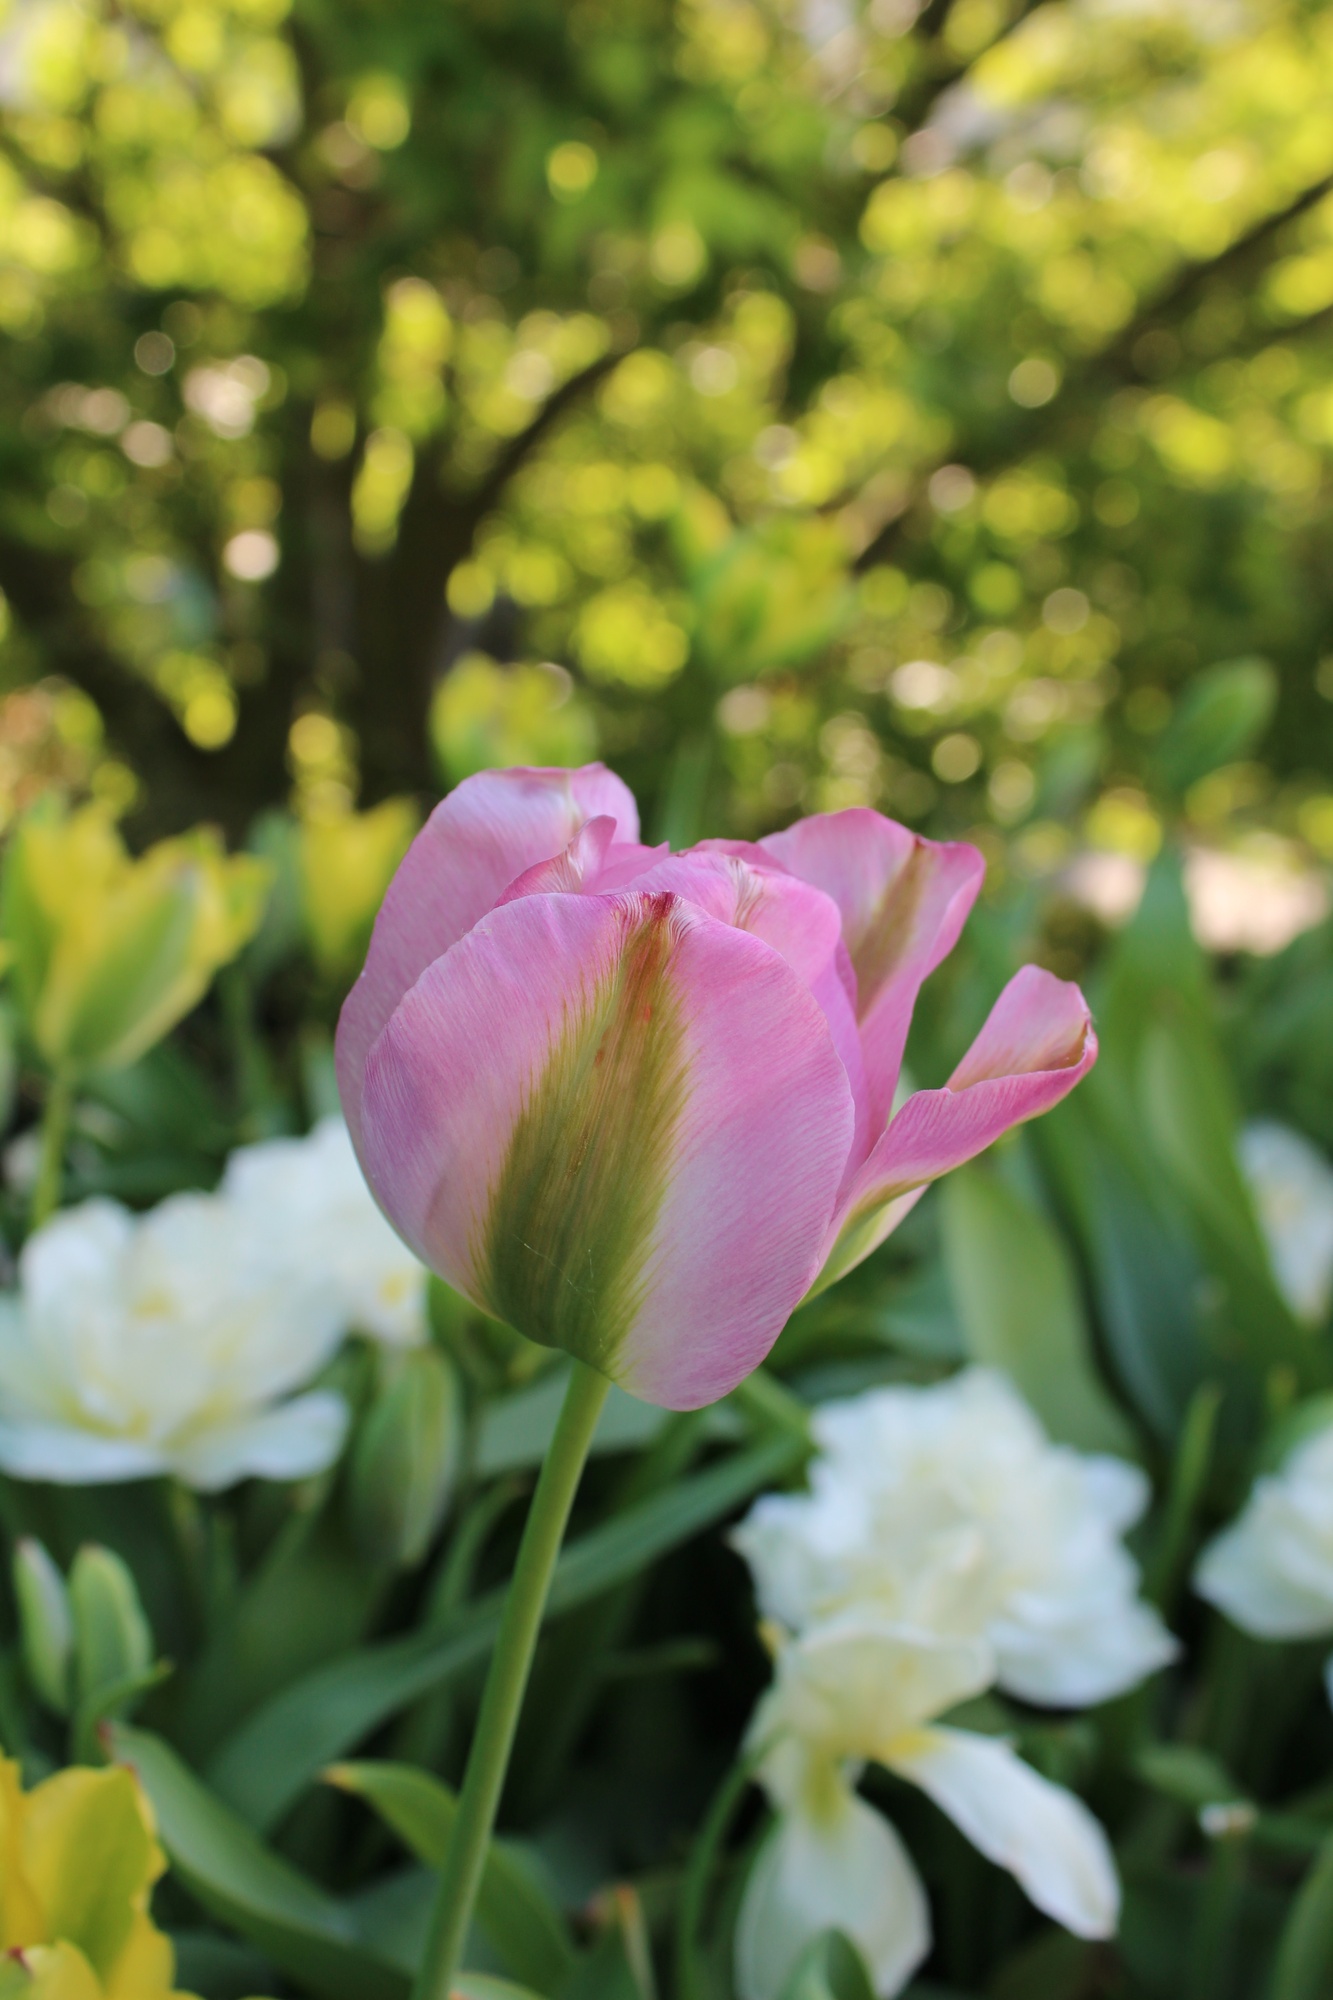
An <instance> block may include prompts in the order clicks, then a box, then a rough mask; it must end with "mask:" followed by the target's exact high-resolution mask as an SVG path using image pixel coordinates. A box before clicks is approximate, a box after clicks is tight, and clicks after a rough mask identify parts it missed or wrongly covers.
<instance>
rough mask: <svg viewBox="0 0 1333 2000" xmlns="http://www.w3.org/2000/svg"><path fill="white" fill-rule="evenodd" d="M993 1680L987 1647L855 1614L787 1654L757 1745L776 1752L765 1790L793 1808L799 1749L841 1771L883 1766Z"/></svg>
mask: <svg viewBox="0 0 1333 2000" xmlns="http://www.w3.org/2000/svg"><path fill="white" fill-rule="evenodd" d="M994 1678H995V1659H994V1655H993V1654H992V1652H991V1650H990V1647H989V1646H988V1645H986V1644H985V1643H984V1641H982V1640H974V1639H941V1638H937V1637H935V1636H934V1635H933V1634H931V1633H926V1632H920V1631H915V1630H912V1629H911V1628H908V1627H905V1626H901V1625H896V1624H893V1623H892V1622H890V1621H888V1620H886V1619H882V1618H877V1617H875V1616H873V1614H861V1613H852V1612H849V1613H847V1614H846V1615H844V1616H842V1617H840V1618H836V1619H829V1620H828V1621H827V1623H825V1624H823V1625H819V1626H816V1627H815V1628H814V1629H813V1630H812V1631H809V1632H806V1633H803V1634H802V1635H801V1637H800V1638H798V1639H793V1640H791V1641H789V1642H788V1643H787V1644H785V1645H784V1646H782V1647H781V1648H780V1650H779V1652H778V1656H777V1661H776V1671H775V1674H774V1679H773V1685H772V1686H771V1687H770V1688H769V1690H768V1692H767V1694H766V1695H765V1696H764V1698H763V1700H762V1701H761V1702H760V1704H759V1706H758V1708H757V1709H756V1710H755V1714H754V1720H753V1721H752V1723H751V1725H750V1732H749V1740H750V1741H751V1742H752V1743H755V1744H764V1743H771V1744H772V1745H773V1749H772V1751H771V1753H770V1755H769V1757H768V1758H767V1759H766V1760H765V1766H764V1773H765V1781H766V1782H769V1783H770V1786H772V1785H777V1786H779V1787H781V1796H782V1797H783V1799H784V1802H788V1803H790V1792H789V1790H788V1788H787V1779H786V1777H785V1775H784V1773H785V1772H786V1770H787V1768H788V1766H789V1765H790V1764H791V1756H790V1746H791V1745H793V1744H795V1745H798V1746H800V1748H801V1751H802V1757H803V1758H804V1757H806V1756H813V1757H815V1758H816V1760H819V1759H824V1760H828V1761H832V1762H834V1763H836V1762H839V1761H841V1760H842V1759H845V1758H850V1757H856V1758H866V1757H878V1756H879V1755H880V1751H881V1747H882V1746H884V1745H888V1744H892V1743H894V1742H896V1741H897V1740H898V1738H900V1737H901V1736H903V1735H904V1733H905V1732H908V1731H911V1730H914V1729H916V1728H917V1727H918V1725H919V1724H921V1723H923V1722H929V1721H931V1720H932V1719H933V1718H934V1717H935V1716H937V1715H943V1714H944V1712H945V1711H946V1709H950V1708H953V1707H955V1706H956V1704H957V1703H958V1702H960V1701H966V1700H967V1698H968V1697H969V1696H970V1695H974V1694H980V1693H981V1691H982V1689H983V1688H986V1687H988V1686H989V1685H990V1683H991V1682H992V1681H993V1680H994ZM800 1768H803V1764H802V1765H801V1766H800Z"/></svg>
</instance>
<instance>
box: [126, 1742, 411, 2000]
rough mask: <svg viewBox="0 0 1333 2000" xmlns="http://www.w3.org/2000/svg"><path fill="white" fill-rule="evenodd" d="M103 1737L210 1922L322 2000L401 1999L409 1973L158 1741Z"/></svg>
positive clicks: (348, 1912)
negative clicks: (137, 1786) (129, 1773)
mask: <svg viewBox="0 0 1333 2000" xmlns="http://www.w3.org/2000/svg"><path fill="white" fill-rule="evenodd" d="M106 1740H107V1741H108V1743H109V1745H110V1748H111V1753H112V1755H113V1756H114V1757H115V1759H116V1761H117V1762H118V1763H122V1764H127V1765H129V1766H130V1767H131V1768H132V1769H133V1770H134V1771H135V1772H136V1774H137V1775H138V1778H139V1780H140V1782H141V1783H142V1785H143V1787H144V1790H145V1791H146V1792H147V1794H148V1797H149V1799H150V1800H151V1802H152V1806H153V1812H154V1814H155V1816H156V1819H157V1825H158V1832H159V1835H160V1837H161V1841H162V1845H163V1846H164V1848H165V1849H166V1851H167V1854H168V1856H169V1857H170V1860H171V1865H172V1868H173V1869H174V1871H175V1873H176V1875H177V1877H178V1879H179V1880H180V1881H181V1882H182V1883H183V1884H184V1886H185V1887H186V1888H187V1889H188V1890H189V1891H190V1893H191V1894H192V1895H193V1896H194V1897H195V1899H196V1900H197V1902H198V1903H199V1904H200V1905H201V1907H202V1908H203V1909H205V1910H207V1912H208V1913H209V1915H210V1916H211V1917H213V1918H215V1919H216V1920H217V1921H218V1922H220V1923H223V1924H226V1925H228V1926H229V1927H230V1928H231V1929H233V1930H235V1931H238V1932H239V1933H240V1935H241V1936H242V1937H243V1938H246V1939H247V1940H248V1941H249V1942H250V1943H251V1944H253V1945H254V1946H256V1948H257V1949H258V1950H260V1951H262V1952H263V1953H264V1955H265V1956H266V1957H267V1958H269V1959H271V1960H272V1962H273V1964H274V1965H276V1966H278V1967H280V1968H281V1970H282V1971H284V1972H287V1973H289V1974H290V1975H291V1976H292V1977H293V1978H294V1979H295V1980H297V1981H298V1982H299V1983H300V1984H301V1985H302V1986H304V1987H308V1988H310V1989H311V1991H313V1992H315V1993H317V1994H319V1995H321V1996H327V2000H402V1996H404V1995H405V1994H406V1992H407V1990H408V1975H409V1974H410V1971H411V1967H410V1966H406V1965H395V1964H391V1963H389V1962H388V1961H386V1960H385V1959H384V1958H382V1957H380V1956H379V1955H378V1954H377V1953H375V1952H373V1951H372V1950H371V1949H369V1948H368V1945H367V1943H366V1940H365V1939H364V1938H363V1937H362V1936H361V1935H360V1933H359V1931H358V1928H357V1925H356V1921H355V1916H354V1914H353V1913H352V1912H351V1911H350V1910H349V1909H348V1907H347V1906H346V1905H345V1904H342V1903H339V1902H338V1900H337V1899H336V1897H333V1896H331V1895H329V1894H328V1892H327V1891H326V1890H324V1889H321V1888H320V1887H319V1886H318V1884H317V1883H314V1882H312V1881H310V1880H309V1878H308V1877H307V1876H304V1875H302V1874H301V1873H300V1872H299V1870H297V1869H295V1868H293V1867H292V1865H291V1863H290V1862H287V1861H284V1860H283V1859H282V1857H281V1856H280V1855H278V1854H275V1853H274V1852H273V1851H272V1849H270V1848H268V1847H266V1846H265V1845H264V1843H263V1841H261V1840H260V1838H259V1837H258V1835H257V1834H256V1833H255V1832H254V1831H253V1829H252V1828H250V1827H248V1826H246V1825H245V1823H244V1822H243V1821H242V1820H240V1819H238V1817H237V1816H236V1814H235V1813H234V1812H233V1811H232V1810H231V1808H230V1807H228V1806H227V1805H225V1804H224V1803H223V1802H222V1801H221V1800H220V1799H218V1798H216V1797H214V1796H213V1794H212V1793H211V1792H209V1790H208V1789H207V1787H206V1786H205V1785H204V1784H203V1783H201V1781H200V1780H199V1779H198V1778H197V1777H196V1776H195V1774H194V1772H193V1771H191V1770H190V1769H189V1768H188V1766H187V1765H185V1764H183V1763H182V1762H181V1760H180V1759H179V1758H178V1757H177V1755H176V1753H175V1751H174V1750H172V1749H171V1748H170V1747H169V1746H168V1745H167V1744H166V1743H164V1742H163V1741H162V1739H161V1738H160V1737H158V1736H154V1735H152V1734H151V1733H150V1732H149V1731H147V1730H142V1729H132V1728H129V1727H127V1726H126V1725H124V1724H120V1723H113V1724H111V1725H110V1726H109V1727H108V1729H107V1732H106Z"/></svg>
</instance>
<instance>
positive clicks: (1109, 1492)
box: [1080, 1452, 1152, 1535]
mask: <svg viewBox="0 0 1333 2000" xmlns="http://www.w3.org/2000/svg"><path fill="white" fill-rule="evenodd" d="M1080 1458H1081V1464H1080V1472H1081V1475H1082V1480H1083V1491H1084V1494H1085V1496H1086V1498H1087V1500H1088V1503H1089V1505H1090V1507H1092V1508H1093V1510H1094V1511H1095V1512H1096V1513H1097V1514H1099V1515H1100V1517H1101V1518H1102V1520H1103V1521H1105V1523H1106V1525H1107V1527H1108V1528H1110V1529H1112V1530H1113V1531H1114V1532H1115V1533H1116V1534H1117V1535H1123V1534H1124V1532H1125V1530H1126V1528H1132V1527H1133V1526H1134V1523H1135V1522H1136V1521H1137V1520H1139V1519H1141V1517H1142V1516H1143V1515H1144V1514H1146V1513H1147V1511H1148V1502H1149V1501H1150V1500H1151V1499H1152V1483H1151V1481H1150V1480H1149V1478H1148V1475H1147V1473H1146V1472H1145V1471H1144V1470H1143V1467H1142V1466H1141V1465H1131V1464H1130V1462H1129V1460H1128V1459H1125V1458H1112V1457H1111V1456H1110V1455H1109V1454H1108V1453H1106V1452H1095V1453H1091V1454H1088V1455H1083V1454H1080Z"/></svg>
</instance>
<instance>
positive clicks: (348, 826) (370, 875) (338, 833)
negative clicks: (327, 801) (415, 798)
mask: <svg viewBox="0 0 1333 2000" xmlns="http://www.w3.org/2000/svg"><path fill="white" fill-rule="evenodd" d="M416 830H417V812H416V807H415V806H414V805H413V804H412V801H411V800H410V799H385V801H384V803H383V804H382V805H378V806H375V807H373V808H372V810H371V811H370V812H363V813H357V812H343V813H337V814H332V813H330V814H323V813H320V814H314V813H312V814H311V815H310V817H309V818H307V819H304V820H302V822H301V825H300V828H299V830H298V833H297V847H296V853H297V866H298V869H299V873H300V880H301V915H302V919H303V921H304V924H305V931H306V936H307V937H308V939H309V941H310V949H311V951H312V953H313V954H314V959H315V963H316V965H317V966H318V967H319V969H320V971H321V972H322V973H324V974H325V975H326V976H327V977H329V978H331V979H332V978H344V977H345V978H348V979H350V978H352V977H353V976H354V975H355V974H356V973H357V972H359V971H360V970H361V961H362V959H363V958H364V957H365V955H366V946H367V945H368V944H369V942H370V927H371V925H372V924H373V923H374V921H375V916H376V913H377V911H378V910H379V906H380V904H381V903H382V902H383V900H384V892H385V890H386V889H387V888H388V886H389V880H390V877H391V876H392V874H393V872H394V869H395V868H396V867H397V866H398V863H399V862H400V861H401V860H402V858H403V856H404V855H405V854H406V852H407V849H408V845H409V843H410V842H411V839H412V835H413V834H414V833H415V832H416Z"/></svg>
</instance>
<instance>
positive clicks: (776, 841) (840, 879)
mask: <svg viewBox="0 0 1333 2000" xmlns="http://www.w3.org/2000/svg"><path fill="white" fill-rule="evenodd" d="M761 844H762V846H763V847H764V848H765V849H766V850H767V851H768V852H769V853H770V854H772V855H775V856H776V857H777V859H778V860H779V861H781V862H782V864H783V866H784V867H786V868H789V869H790V870H791V872H792V874H793V875H798V876H799V877H800V878H801V880H802V881H804V882H812V883H814V885H815V886H816V887H817V888H820V889H823V890H824V892H825V893H826V894H827V895H829V896H832V898H833V900H834V902H835V903H836V904H837V905H838V908H839V910H840V911H841V913H842V929H843V936H844V938H845V939H846V941H847V948H848V951H849V952H850V954H851V962H852V968H853V971H854V972H855V975H856V994H857V1001H856V1011H857V1018H858V1020H859V1021H860V1024H861V1041H862V1047H863V1049H864V1052H865V1066H866V1079H867V1084H868V1088H869V1092H870V1132H871V1134H872V1135H873V1134H875V1133H878V1132H880V1131H882V1130H883V1128H884V1124H885V1121H886V1120H887V1118H888V1115H889V1112H890V1110H891V1108H892V1105H893V1094H894V1091H895V1089H896V1088H897V1083H898V1072H899V1070H900V1069H901V1068H902V1060H903V1049H904V1046H905V1045H906V1042H907V1031H908V1029H909V1027H910V1026H911V1024H912V1009H913V1008H914V1006H915V1005H916V996H917V994H918V992H919V991H920V989H921V984H922V982H923V980H925V979H926V978H927V977H928V976H929V974H930V973H932V972H933V971H934V970H935V968H936V966H937V965H939V964H940V962H941V961H942V960H943V959H944V958H946V957H947V956H948V954H949V953H950V952H951V951H952V950H953V948H954V946H955V944H956V943H957V942H958V934H959V932H960V931H961V930H962V928H963V924H964V923H965V921H966V919H967V915H968V912H969V910H970V909H971V908H972V905H973V903H974V902H975V901H976V899H977V892H978V891H979V889H980V888H981V881H982V877H983V876H984V874H985V872H986V864H985V861H984V860H983V858H982V856H981V855H980V854H979V853H978V852H977V849H976V848H975V847H969V846H968V845H967V844H966V843H964V842H959V841H955V842H952V843H949V844H946V845H941V844H940V843H939V842H938V841H933V840H924V839H922V837H921V835H920V834H916V833H913V832H912V831H911V829H910V828H909V827H905V826H899V825H898V823H897V822H896V821H895V820H891V819H885V818H884V816H883V814H882V813H877V812H872V811H871V810H870V808H869V807H868V806H852V807H850V808H849V809H848V810H847V811H846V812H836V813H819V814H816V815H815V816H814V817H812V818H810V819H801V820H797V822H796V824H795V825H794V826H790V827H788V828H787V829H786V831H785V832H784V833H773V834H769V835H768V837H767V839H765V840H764V841H763V842H762V843H761Z"/></svg>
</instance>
